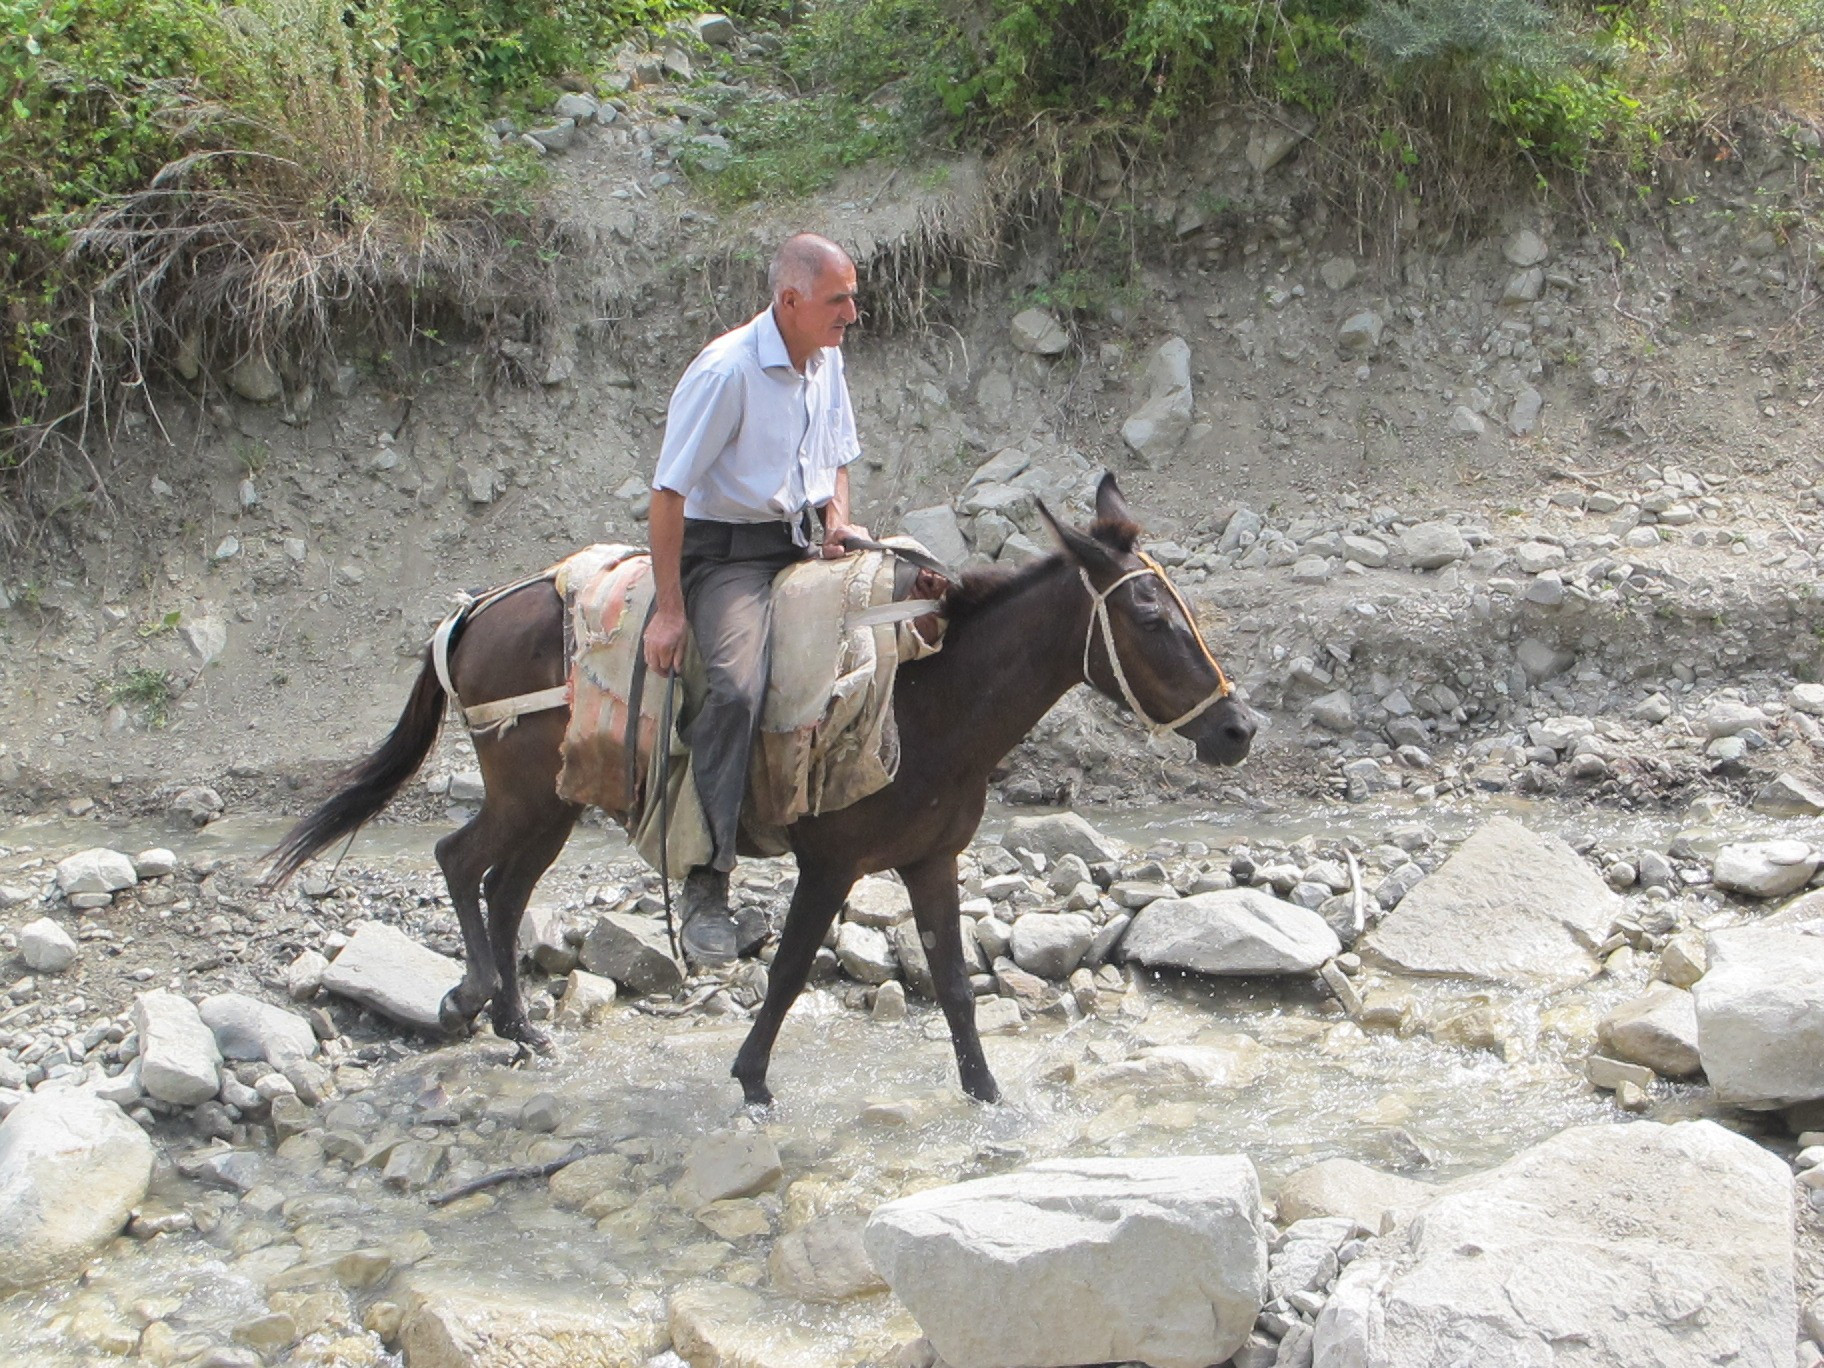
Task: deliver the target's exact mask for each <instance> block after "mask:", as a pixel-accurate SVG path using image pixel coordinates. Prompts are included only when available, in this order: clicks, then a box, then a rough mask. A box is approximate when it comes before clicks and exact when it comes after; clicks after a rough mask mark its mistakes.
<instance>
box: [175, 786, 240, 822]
mask: <svg viewBox="0 0 1824 1368" xmlns="http://www.w3.org/2000/svg"><path fill="white" fill-rule="evenodd" d="M225 806H226V804H224V803H223V802H222V795H221V794H219V793H217V792H216V791H215V790H214V789H212V788H205V787H203V786H202V785H200V784H199V785H196V786H195V787H192V788H187V789H183V790H181V791H180V792H179V793H178V795H177V797H175V798H173V799H172V800H171V806H170V807H169V808H168V809H167V811H168V812H170V814H171V815H172V816H173V817H175V818H177V819H178V820H179V821H183V822H188V823H189V824H190V825H191V826H199V827H200V826H208V825H209V823H211V822H213V821H214V820H215V819H216V818H217V817H220V816H221V815H222V811H223V809H224V807H225Z"/></svg>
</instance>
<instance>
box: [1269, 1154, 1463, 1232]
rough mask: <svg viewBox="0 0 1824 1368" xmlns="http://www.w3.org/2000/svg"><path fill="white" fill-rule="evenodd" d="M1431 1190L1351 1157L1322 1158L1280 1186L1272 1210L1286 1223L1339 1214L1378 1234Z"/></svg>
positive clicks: (1428, 1197)
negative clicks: (1390, 1218) (1392, 1215)
mask: <svg viewBox="0 0 1824 1368" xmlns="http://www.w3.org/2000/svg"><path fill="white" fill-rule="evenodd" d="M1434 1192H1435V1189H1434V1188H1433V1187H1432V1186H1431V1185H1430V1184H1428V1183H1419V1182H1414V1181H1413V1180H1412V1179H1410V1178H1402V1177H1400V1176H1399V1175H1398V1174H1397V1173H1382V1172H1381V1171H1380V1170H1379V1169H1372V1168H1369V1167H1368V1166H1367V1165H1366V1164H1358V1163H1357V1162H1356V1161H1355V1160H1353V1159H1325V1160H1323V1161H1322V1162H1320V1163H1316V1164H1313V1165H1311V1167H1309V1168H1303V1169H1300V1170H1299V1171H1298V1172H1297V1173H1294V1174H1293V1175H1292V1176H1291V1177H1289V1178H1287V1179H1286V1181H1285V1182H1284V1183H1282V1184H1280V1188H1279V1194H1278V1196H1276V1197H1275V1198H1274V1206H1275V1208H1276V1210H1277V1212H1278V1215H1279V1219H1280V1220H1281V1221H1282V1222H1286V1223H1291V1222H1294V1221H1304V1220H1311V1219H1313V1218H1316V1217H1321V1216H1340V1217H1343V1218H1345V1219H1347V1220H1350V1221H1353V1222H1355V1223H1356V1224H1357V1225H1359V1226H1361V1227H1363V1228H1364V1229H1366V1230H1371V1231H1379V1230H1383V1229H1386V1228H1387V1222H1388V1218H1389V1216H1390V1214H1391V1213H1394V1212H1399V1211H1406V1210H1410V1209H1411V1208H1414V1207H1417V1206H1420V1205H1422V1204H1423V1203H1424V1202H1426V1201H1427V1200H1429V1199H1430V1198H1431V1197H1432V1195H1433V1194H1434Z"/></svg>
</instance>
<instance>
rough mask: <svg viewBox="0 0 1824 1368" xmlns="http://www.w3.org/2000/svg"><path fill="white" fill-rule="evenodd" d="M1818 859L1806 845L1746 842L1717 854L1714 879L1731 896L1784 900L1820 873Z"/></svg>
mask: <svg viewBox="0 0 1824 1368" xmlns="http://www.w3.org/2000/svg"><path fill="white" fill-rule="evenodd" d="M1817 870H1818V857H1817V853H1816V852H1815V851H1813V850H1812V848H1811V846H1810V845H1808V844H1807V843H1806V842H1804V841H1743V842H1738V843H1736V844H1735V845H1726V846H1724V847H1723V848H1722V849H1721V850H1719V851H1718V852H1717V853H1716V867H1715V869H1714V870H1712V871H1711V875H1710V877H1711V879H1712V880H1713V881H1714V882H1715V884H1716V886H1717V887H1718V888H1720V889H1722V890H1724V891H1725V892H1728V893H1741V894H1743V895H1745V896H1747V897H1750V898H1783V897H1785V896H1786V895H1787V894H1788V893H1796V892H1798V890H1799V889H1801V888H1803V887H1805V885H1806V884H1807V883H1809V882H1810V881H1811V876H1812V875H1813V874H1815V873H1817Z"/></svg>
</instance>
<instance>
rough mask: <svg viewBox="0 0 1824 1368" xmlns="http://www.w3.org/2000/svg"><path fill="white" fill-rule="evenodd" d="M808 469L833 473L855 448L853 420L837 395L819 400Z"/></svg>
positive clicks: (810, 444) (810, 443) (810, 445)
mask: <svg viewBox="0 0 1824 1368" xmlns="http://www.w3.org/2000/svg"><path fill="white" fill-rule="evenodd" d="M809 447H810V458H811V467H812V469H814V470H819V471H824V472H834V471H835V470H836V469H837V468H838V467H839V466H841V465H843V464H844V462H845V461H846V460H847V458H848V454H849V452H850V451H852V450H854V447H855V429H854V419H853V418H852V417H851V416H850V414H849V410H848V406H847V405H846V404H844V403H843V402H842V396H841V395H839V394H838V395H832V396H829V397H828V398H825V399H823V400H821V402H820V403H819V406H818V409H817V418H816V421H815V423H814V424H813V426H812V431H811V440H810V442H809Z"/></svg>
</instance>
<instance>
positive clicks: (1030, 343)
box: [1009, 309, 1070, 356]
mask: <svg viewBox="0 0 1824 1368" xmlns="http://www.w3.org/2000/svg"><path fill="white" fill-rule="evenodd" d="M1009 330H1010V331H1011V333H1012V335H1013V345H1014V347H1015V348H1016V349H1017V350H1019V351H1023V352H1029V353H1031V354H1032V355H1034V356H1061V355H1063V354H1064V352H1065V351H1066V350H1068V349H1069V347H1070V334H1069V333H1068V332H1066V331H1065V330H1064V325H1063V324H1062V323H1060V322H1058V320H1057V317H1056V316H1055V315H1054V314H1052V313H1051V312H1050V311H1049V310H1047V309H1023V310H1021V311H1020V312H1019V313H1017V314H1015V315H1014V316H1013V322H1012V324H1011V325H1010V329H1009Z"/></svg>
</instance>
